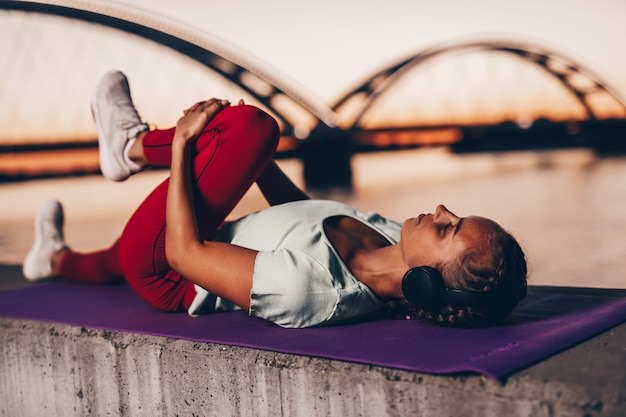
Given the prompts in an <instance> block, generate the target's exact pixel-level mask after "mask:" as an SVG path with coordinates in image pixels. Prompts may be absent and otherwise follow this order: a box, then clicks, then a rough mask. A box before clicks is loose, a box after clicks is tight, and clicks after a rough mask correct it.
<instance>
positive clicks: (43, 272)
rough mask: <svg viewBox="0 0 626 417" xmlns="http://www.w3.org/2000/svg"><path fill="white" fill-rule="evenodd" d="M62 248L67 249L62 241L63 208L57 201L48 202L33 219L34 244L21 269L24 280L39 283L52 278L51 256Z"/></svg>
mask: <svg viewBox="0 0 626 417" xmlns="http://www.w3.org/2000/svg"><path fill="white" fill-rule="evenodd" d="M63 248H67V246H66V245H65V241H64V240H63V206H61V204H60V203H59V202H58V201H48V202H47V203H45V204H44V205H43V206H42V207H41V209H39V213H37V217H36V219H35V243H34V244H33V247H32V248H31V250H30V252H28V255H26V259H24V266H23V268H22V272H23V273H24V276H25V277H26V279H28V280H30V281H39V280H42V279H45V278H50V277H52V266H51V264H50V262H51V260H52V255H53V254H54V253H56V252H57V251H59V250H61V249H63Z"/></svg>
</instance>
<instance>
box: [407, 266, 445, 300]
mask: <svg viewBox="0 0 626 417" xmlns="http://www.w3.org/2000/svg"><path fill="white" fill-rule="evenodd" d="M444 291H445V285H444V283H443V278H442V276H441V274H440V273H439V271H437V270H436V269H435V268H433V267H430V266H419V267H416V268H411V269H409V270H408V271H407V273H406V274H404V277H403V278H402V293H403V294H404V298H406V299H407V301H409V302H410V303H411V304H413V306H415V307H417V308H424V309H427V310H428V309H433V308H435V307H437V306H438V305H439V304H440V303H441V300H442V298H443V292H444Z"/></svg>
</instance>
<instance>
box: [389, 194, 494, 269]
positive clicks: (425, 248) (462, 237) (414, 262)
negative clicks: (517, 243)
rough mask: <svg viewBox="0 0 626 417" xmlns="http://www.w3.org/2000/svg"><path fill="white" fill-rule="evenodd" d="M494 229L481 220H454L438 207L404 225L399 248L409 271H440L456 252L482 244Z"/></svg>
mask: <svg viewBox="0 0 626 417" xmlns="http://www.w3.org/2000/svg"><path fill="white" fill-rule="evenodd" d="M497 227H498V226H497V224H496V223H495V222H493V221H491V220H489V219H486V218H484V217H477V216H469V217H458V216H456V215H455V214H454V213H452V212H450V211H449V210H448V209H447V208H445V207H444V206H442V205H439V206H437V208H436V209H435V213H434V214H430V213H429V214H420V215H419V216H417V217H414V218H410V219H407V220H405V221H404V223H403V225H402V232H401V237H400V245H401V247H402V251H403V253H404V258H405V261H406V262H407V264H408V266H409V268H413V267H416V266H424V265H428V266H432V267H434V268H438V267H440V266H441V265H442V264H444V263H446V262H448V261H449V260H450V259H452V258H454V257H455V256H457V254H458V253H459V252H461V251H462V250H464V249H465V248H468V247H474V246H477V245H480V244H481V243H483V242H486V240H487V238H488V236H489V235H490V234H493V233H494V232H495V231H496V230H497V229H496V228H497Z"/></svg>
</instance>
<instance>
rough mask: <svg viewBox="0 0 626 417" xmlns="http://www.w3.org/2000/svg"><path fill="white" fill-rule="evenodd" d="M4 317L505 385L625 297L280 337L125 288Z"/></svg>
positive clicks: (251, 320) (89, 290) (618, 308)
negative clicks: (446, 323)
mask: <svg viewBox="0 0 626 417" xmlns="http://www.w3.org/2000/svg"><path fill="white" fill-rule="evenodd" d="M0 316H4V317H14V318H22V319H33V320H42V321H52V322H60V323H65V324H70V325H77V326H84V327H92V328H99V329H106V330H112V331H122V332H133V333H143V334H149V335H156V336H166V337H173V338H179V339H187V340H193V341H199V342H211V343H219V344H225V345H234V346H244V347H250V348H257V349H264V350H271V351H276V352H284V353H292V354H299V355H308V356H317V357H322V358H329V359H337V360H345V361H352V362H359V363H366V364H371V365H380V366H385V367H390V368H398V369H405V370H412V371H420V372H428V373H436V374H445V373H454V372H467V371H471V372H478V373H481V374H485V375H488V376H491V377H493V378H496V379H501V378H504V377H506V376H508V375H509V374H511V373H512V372H514V371H516V370H519V369H521V368H524V367H526V366H528V365H530V364H533V363H535V362H538V361H540V360H542V359H544V358H546V357H548V356H550V355H552V354H554V353H556V352H558V351H561V350H563V349H565V348H567V347H570V346H572V345H574V344H576V343H579V342H581V341H583V340H585V339H587V338H589V337H591V336H594V335H596V334H598V333H600V332H602V331H604V330H606V329H608V328H610V327H613V326H615V325H617V324H620V323H622V322H623V321H625V320H626V297H619V298H617V297H601V296H590V295H579V294H567V293H554V292H536V291H532V290H531V291H530V293H529V295H528V297H527V298H526V300H524V301H523V304H522V305H521V306H520V308H518V310H517V311H516V312H515V313H514V314H513V315H512V316H511V317H510V319H509V320H507V322H506V323H504V324H502V325H500V326H496V327H490V328H480V329H454V328H444V327H438V326H434V325H430V324H427V323H423V322H419V321H406V320H389V319H381V320H375V321H370V322H364V323H357V324H350V325H343V326H334V327H324V328H312V329H283V328H280V327H278V326H276V325H274V324H272V323H269V322H266V321H264V320H261V319H258V318H255V317H248V315H247V314H246V313H244V312H230V313H216V314H212V315H207V316H202V317H197V318H192V317H189V316H187V315H186V314H185V313H180V314H169V313H162V312H159V311H156V310H154V309H152V308H151V307H149V306H148V305H147V304H145V303H144V302H143V301H141V300H140V299H139V298H138V297H137V296H136V295H135V294H134V293H133V292H132V290H131V289H130V288H129V287H128V286H127V285H113V286H100V287H90V286H81V285H77V284H72V283H68V282H63V281H58V282H52V283H46V284H40V285H36V286H32V287H27V288H21V289H15V290H7V291H1V292H0Z"/></svg>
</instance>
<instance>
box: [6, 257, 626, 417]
mask: <svg viewBox="0 0 626 417" xmlns="http://www.w3.org/2000/svg"><path fill="white" fill-rule="evenodd" d="M0 272H2V273H1V274H0V275H1V276H2V278H3V279H2V281H4V288H5V289H6V288H15V287H19V286H24V285H28V284H26V283H24V281H23V278H21V277H20V274H19V267H17V266H3V267H2V268H0ZM542 290H550V289H549V288H546V289H542ZM571 291H589V290H580V289H571ZM591 292H594V293H598V294H603V295H607V294H613V295H619V296H623V295H624V291H623V290H622V291H610V290H602V289H596V290H591ZM408 348H410V347H409V346H407V349H408ZM0 415H1V416H11V417H13V416H16V417H19V416H27V417H30V416H44V415H45V416H117V415H120V416H174V415H186V416H307V417H309V416H342V417H349V416H375V417H387V416H390V417H391V416H408V415H410V416H437V417H440V416H441V417H444V416H462V417H474V416H475V417H478V416H480V417H507V416H519V417H565V416H568V417H569V416H572V417H574V416H576V417H624V416H626V323H624V324H622V325H620V326H617V327H615V328H613V329H611V330H609V331H607V332H605V333H603V334H601V335H599V336H597V337H594V338H592V339H590V340H587V341H586V342H584V343H581V344H579V345H578V346H575V347H573V348H571V349H569V350H567V351H564V352H561V353H559V354H557V355H555V356H553V357H550V358H548V359H546V360H544V361H542V362H540V363H538V364H535V365H533V366H531V367H529V368H527V369H524V370H521V371H519V372H517V373H515V374H513V375H512V376H510V377H509V378H508V379H507V380H505V381H495V380H492V379H489V378H487V377H484V376H480V375H475V374H464V375H448V376H437V375H429V374H422V373H416V372H406V371H400V370H394V369H387V368H382V367H377V366H368V365H361V364H354V363H348V362H340V361H333V360H326V359H319V358H311V357H306V356H296V355H288V354H281V353H275V352H268V351H261V350H255V349H247V348H239V347H232V346H222V345H217V344H210V343H196V342H190V341H184V340H176V339H171V338H162V337H153V336H145V335H137V334H130V333H118V332H109V331H102V330H93V329H87V328H82V327H73V326H67V325H61V324H56V323H47V322H37V321H29V320H15V319H8V318H0Z"/></svg>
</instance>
